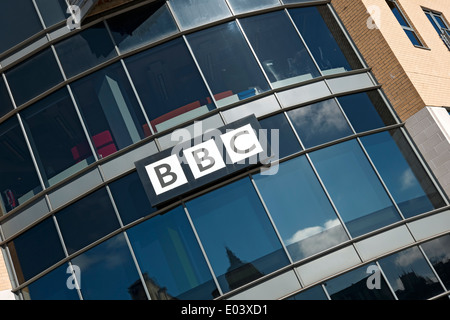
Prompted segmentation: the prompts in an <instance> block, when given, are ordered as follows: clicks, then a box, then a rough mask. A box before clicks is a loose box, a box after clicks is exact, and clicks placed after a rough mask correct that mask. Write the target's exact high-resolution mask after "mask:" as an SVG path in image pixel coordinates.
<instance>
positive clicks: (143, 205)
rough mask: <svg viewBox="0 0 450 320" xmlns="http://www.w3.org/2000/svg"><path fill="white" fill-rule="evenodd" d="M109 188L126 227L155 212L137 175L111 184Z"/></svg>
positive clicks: (134, 174) (131, 175)
mask: <svg viewBox="0 0 450 320" xmlns="http://www.w3.org/2000/svg"><path fill="white" fill-rule="evenodd" d="M109 188H110V190H111V193H112V196H113V198H114V203H115V204H116V206H117V209H118V210H119V214H120V217H121V219H122V222H123V224H124V225H126V224H128V223H130V222H133V221H134V220H136V219H139V218H142V217H144V216H146V215H149V214H151V213H152V212H154V211H155V209H154V208H153V207H152V206H151V205H150V202H149V201H148V197H147V194H146V193H145V190H144V188H143V186H142V182H141V180H140V179H139V176H138V174H137V173H132V174H129V175H127V176H126V177H123V178H121V179H120V180H117V181H115V182H113V183H111V184H110V185H109Z"/></svg>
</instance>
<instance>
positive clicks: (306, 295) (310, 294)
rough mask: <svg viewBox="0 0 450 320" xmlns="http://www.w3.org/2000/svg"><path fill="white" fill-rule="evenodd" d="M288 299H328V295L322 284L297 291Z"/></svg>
mask: <svg viewBox="0 0 450 320" xmlns="http://www.w3.org/2000/svg"><path fill="white" fill-rule="evenodd" d="M286 300H328V297H327V295H326V294H325V291H323V289H322V286H320V285H319V286H314V287H312V288H310V289H308V290H305V291H302V292H300V293H297V294H296V295H293V296H291V297H289V298H288V299H286Z"/></svg>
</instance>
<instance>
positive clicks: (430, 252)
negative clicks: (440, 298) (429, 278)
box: [421, 235, 450, 290]
mask: <svg viewBox="0 0 450 320" xmlns="http://www.w3.org/2000/svg"><path fill="white" fill-rule="evenodd" d="M421 246H422V249H423V251H424V252H425V255H426V256H427V257H428V259H429V260H430V262H431V264H432V265H433V268H434V270H436V272H437V274H438V276H439V278H440V279H441V280H442V283H443V284H444V285H445V287H446V288H447V290H449V288H450V235H445V236H443V237H440V238H437V239H434V240H431V241H428V242H425V243H423V244H422V245H421Z"/></svg>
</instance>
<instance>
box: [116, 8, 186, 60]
mask: <svg viewBox="0 0 450 320" xmlns="http://www.w3.org/2000/svg"><path fill="white" fill-rule="evenodd" d="M108 26H109V28H110V30H111V34H112V36H113V38H114V41H115V42H116V44H117V46H118V47H119V49H120V51H122V52H125V51H129V50H132V49H135V48H137V47H139V46H141V45H144V44H146V43H151V42H154V41H156V40H159V39H162V38H164V37H167V36H169V35H170V34H173V33H176V32H177V31H178V28H177V25H176V24H175V21H174V20H173V17H172V15H171V14H170V12H169V10H168V8H167V5H166V4H165V3H164V1H156V3H151V4H149V5H146V6H143V7H139V8H137V9H136V10H131V11H129V12H126V13H123V14H121V15H118V16H116V17H113V18H111V19H109V20H108Z"/></svg>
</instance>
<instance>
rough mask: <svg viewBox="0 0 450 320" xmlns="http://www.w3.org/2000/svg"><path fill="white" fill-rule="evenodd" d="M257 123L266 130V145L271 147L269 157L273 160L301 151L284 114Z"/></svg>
mask: <svg viewBox="0 0 450 320" xmlns="http://www.w3.org/2000/svg"><path fill="white" fill-rule="evenodd" d="M259 123H260V125H261V127H262V128H263V129H266V130H267V138H268V143H269V145H270V147H271V154H270V155H271V156H274V157H275V160H276V159H281V158H284V157H286V156H288V155H291V154H293V153H296V152H298V151H300V150H301V149H302V148H301V146H300V143H299V142H298V140H297V137H296V136H295V133H294V131H293V130H292V127H291V125H290V124H289V122H288V121H287V119H286V116H285V115H284V113H280V114H277V115H275V116H272V117H269V118H265V119H262V120H259ZM277 134H278V135H277Z"/></svg>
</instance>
